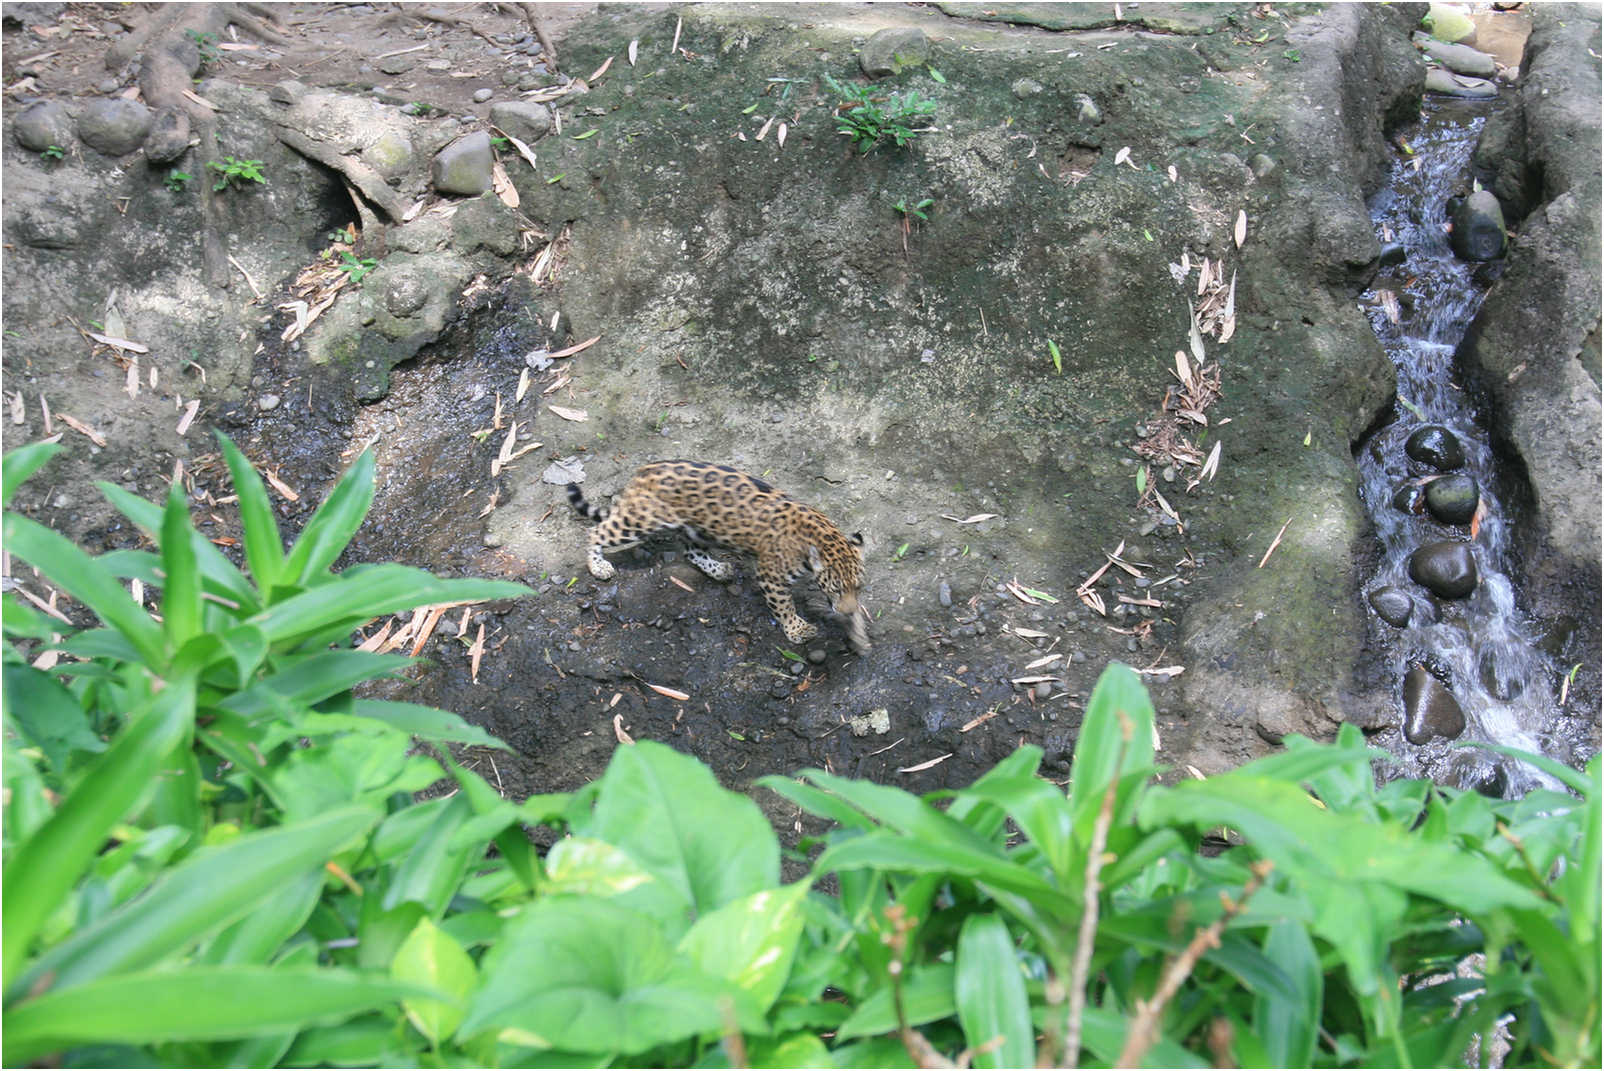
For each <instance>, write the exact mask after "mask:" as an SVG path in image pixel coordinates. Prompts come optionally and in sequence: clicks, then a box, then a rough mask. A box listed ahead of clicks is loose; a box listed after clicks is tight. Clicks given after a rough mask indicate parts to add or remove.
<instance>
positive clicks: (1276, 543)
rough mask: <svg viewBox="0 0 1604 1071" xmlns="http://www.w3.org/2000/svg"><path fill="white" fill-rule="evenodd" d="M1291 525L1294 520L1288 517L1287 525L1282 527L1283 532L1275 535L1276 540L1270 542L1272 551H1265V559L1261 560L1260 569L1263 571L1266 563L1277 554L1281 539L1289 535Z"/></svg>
mask: <svg viewBox="0 0 1604 1071" xmlns="http://www.w3.org/2000/svg"><path fill="white" fill-rule="evenodd" d="M1291 523H1292V518H1291V517H1288V518H1287V523H1286V524H1283V525H1282V526H1281V530H1280V531H1279V532H1277V533H1276V534H1275V538H1274V539H1272V540H1270V549H1269V550H1267V551H1265V552H1264V557H1262V558H1260V559H1259V568H1260V569H1263V568H1264V563H1265V562H1267V561H1269V560H1270V555H1272V554H1274V553H1275V548H1276V547H1279V546H1280V545H1281V537H1282V536H1284V535H1286V534H1287V525H1288V524H1291Z"/></svg>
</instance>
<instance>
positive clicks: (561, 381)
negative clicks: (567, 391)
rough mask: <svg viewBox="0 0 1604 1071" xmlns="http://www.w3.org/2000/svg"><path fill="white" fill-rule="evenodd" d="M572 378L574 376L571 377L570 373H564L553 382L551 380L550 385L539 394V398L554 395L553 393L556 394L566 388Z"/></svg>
mask: <svg viewBox="0 0 1604 1071" xmlns="http://www.w3.org/2000/svg"><path fill="white" fill-rule="evenodd" d="M573 378H574V376H573V373H572V372H564V373H563V374H562V375H561V376H559V377H557V378H556V379H555V380H553V381H552V382H551V383H550V385H548V386H547V387H546V388H545V389H543V390H542V391H541V392H540V393H541V396H542V397H544V396H545V395H547V394H555V393H557V392H558V391H560V390H562V389H563V388H564V387H566V386H568V384H569V383H570V382H571V381H572V380H573Z"/></svg>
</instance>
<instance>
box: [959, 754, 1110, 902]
mask: <svg viewBox="0 0 1604 1071" xmlns="http://www.w3.org/2000/svg"><path fill="white" fill-rule="evenodd" d="M962 794H963V795H966V796H974V797H976V798H978V799H983V800H987V801H989V802H991V803H994V804H996V805H997V806H998V807H1000V808H1002V810H1003V811H1004V812H1005V813H1006V814H1007V815H1008V817H1009V818H1011V819H1013V821H1014V824H1015V825H1016V826H1018V827H1019V830H1020V832H1022V833H1024V834H1025V836H1026V837H1028V838H1029V839H1030V843H1031V844H1033V845H1034V846H1035V847H1036V849H1037V850H1038V851H1040V852H1041V854H1042V857H1043V858H1044V859H1045V860H1046V861H1047V865H1048V867H1049V868H1050V869H1051V871H1052V873H1053V876H1054V877H1056V878H1057V879H1058V881H1059V882H1060V883H1061V884H1062V885H1064V886H1066V887H1068V886H1070V885H1071V884H1072V883H1078V882H1079V881H1080V880H1082V879H1083V878H1084V874H1072V873H1070V864H1071V860H1072V858H1073V857H1074V853H1073V844H1072V843H1071V835H1072V832H1073V830H1072V825H1071V821H1070V819H1071V815H1070V809H1069V799H1068V798H1067V797H1066V796H1065V795H1064V793H1063V791H1062V790H1060V789H1059V788H1058V786H1057V785H1054V784H1053V783H1052V782H1050V781H1043V780H1041V779H1040V778H1038V777H1013V778H1008V779H1006V780H1005V779H1000V778H991V777H985V778H982V779H981V780H980V781H977V782H975V784H974V786H973V787H971V788H969V789H966V790H965V791H964V792H963V793H962Z"/></svg>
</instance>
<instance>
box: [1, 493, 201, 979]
mask: <svg viewBox="0 0 1604 1071" xmlns="http://www.w3.org/2000/svg"><path fill="white" fill-rule="evenodd" d="M6 519H7V520H8V521H9V520H10V517H9V516H8V517H7V518H6ZM125 597H126V596H125ZM194 718H195V682H194V681H193V680H191V679H179V680H175V681H170V682H168V685H167V687H166V689H164V690H163V691H162V692H160V693H158V694H157V695H156V696H155V697H154V698H152V699H151V700H150V701H149V704H148V706H147V707H146V708H144V709H142V710H139V711H136V712H135V713H134V714H132V715H131V716H130V717H129V719H128V724H127V725H126V726H124V728H123V730H122V731H121V732H120V733H118V734H117V738H116V739H115V740H113V741H112V744H111V747H110V748H108V749H107V750H106V752H105V753H104V754H102V755H101V756H100V757H99V758H98V759H96V760H95V762H94V764H93V765H92V766H91V767H90V768H89V770H88V771H87V773H86V775H85V777H84V779H83V780H82V781H81V782H79V784H78V787H77V788H75V789H74V790H73V791H72V793H71V794H70V795H68V796H67V798H66V800H64V801H63V802H62V804H61V806H60V807H59V808H58V809H57V810H56V813H55V814H53V815H52V816H51V817H50V819H49V821H47V822H45V824H44V825H43V826H41V827H40V828H39V830H38V831H37V832H35V833H34V834H33V836H31V837H29V838H28V840H27V841H26V842H25V843H24V844H22V845H21V847H19V848H18V849H17V850H16V852H15V853H14V854H13V855H12V857H11V859H10V861H9V862H8V863H7V865H6V868H5V879H4V885H5V897H4V900H3V901H0V911H3V916H0V917H3V923H0V941H3V942H4V948H5V988H6V993H7V995H8V997H9V996H14V995H15V993H16V992H18V991H19V990H17V989H14V988H13V987H14V985H15V983H16V982H17V980H18V972H19V971H20V970H21V968H22V964H23V960H24V958H25V957H26V955H27V953H28V947H29V945H30V944H32V942H33V939H34V936H35V935H36V934H37V933H38V932H39V927H40V926H41V925H42V924H43V923H44V921H45V919H46V918H47V917H49V915H50V913H51V912H52V911H54V910H55V909H56V906H57V905H58V904H60V903H61V900H62V898H63V897H64V896H66V895H67V891H68V890H69V889H71V888H72V887H73V886H74V885H75V884H76V883H77V881H78V878H79V877H80V876H82V874H83V873H84V871H85V870H86V869H87V868H88V866H89V863H90V860H92V859H93V858H94V857H95V854H96V853H97V852H99V851H100V850H101V848H102V846H103V845H104V844H105V842H106V834H107V832H108V831H109V830H110V829H111V827H112V826H113V825H114V824H115V823H117V822H119V821H121V820H122V819H123V818H124V817H125V816H127V815H128V813H129V812H130V811H133V810H134V809H135V808H136V807H137V806H138V804H139V802H140V801H141V800H142V799H143V798H144V797H145V796H146V795H147V794H148V793H149V792H150V790H151V788H152V787H153V786H152V779H153V778H154V776H155V774H156V770H157V769H158V768H159V767H160V765H161V762H162V760H163V759H164V758H165V757H166V756H167V755H168V754H169V753H170V752H171V751H172V749H173V747H174V746H176V744H177V743H178V741H180V740H182V739H183V738H184V737H185V735H186V734H187V733H188V732H189V731H190V729H191V727H192V725H193V723H194ZM7 750H8V751H9V750H10V749H9V748H8V749H7Z"/></svg>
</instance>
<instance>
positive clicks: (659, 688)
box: [642, 681, 691, 703]
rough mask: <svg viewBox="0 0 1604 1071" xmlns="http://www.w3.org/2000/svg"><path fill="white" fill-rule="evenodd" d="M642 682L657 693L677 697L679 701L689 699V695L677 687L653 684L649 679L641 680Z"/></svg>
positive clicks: (682, 701) (687, 700) (684, 701)
mask: <svg viewBox="0 0 1604 1071" xmlns="http://www.w3.org/2000/svg"><path fill="white" fill-rule="evenodd" d="M642 683H644V684H645V685H646V687H648V688H650V689H651V690H652V691H654V692H656V693H657V694H658V695H666V696H668V698H670V699H678V700H679V701H680V702H681V703H686V702H689V701H690V698H691V697H690V696H688V695H686V694H685V693H684V692H682V691H680V690H679V689H677V688H664V687H663V686H662V685H661V684H653V683H651V682H650V681H643V682H642Z"/></svg>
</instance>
